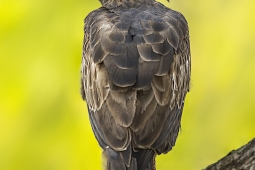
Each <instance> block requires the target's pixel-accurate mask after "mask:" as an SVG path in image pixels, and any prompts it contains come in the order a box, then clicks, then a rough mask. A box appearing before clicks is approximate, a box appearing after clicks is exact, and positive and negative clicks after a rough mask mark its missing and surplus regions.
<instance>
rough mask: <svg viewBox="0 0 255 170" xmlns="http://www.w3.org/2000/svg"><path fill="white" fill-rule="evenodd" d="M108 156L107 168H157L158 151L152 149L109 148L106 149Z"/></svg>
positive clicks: (143, 169)
mask: <svg viewBox="0 0 255 170" xmlns="http://www.w3.org/2000/svg"><path fill="white" fill-rule="evenodd" d="M104 156H105V158H106V166H105V167H106V168H105V170H156V167H155V156H156V153H155V151H153V150H150V149H144V150H142V149H139V150H136V151H133V150H132V151H131V152H129V149H127V150H126V151H121V152H120V151H119V152H118V151H115V150H113V149H111V148H107V149H105V151H104Z"/></svg>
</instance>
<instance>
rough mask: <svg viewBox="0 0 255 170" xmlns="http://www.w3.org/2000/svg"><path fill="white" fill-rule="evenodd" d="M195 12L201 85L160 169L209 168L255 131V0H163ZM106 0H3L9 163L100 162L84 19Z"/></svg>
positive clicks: (76, 165)
mask: <svg viewBox="0 0 255 170" xmlns="http://www.w3.org/2000/svg"><path fill="white" fill-rule="evenodd" d="M161 2H162V3H164V4H165V5H167V6H168V7H171V8H172V9H175V10H178V11H180V12H182V13H183V14H184V15H185V17H186V19H187V20H188V22H189V27H190V40H191V52H192V87H191V92H190V93H189V94H188V95H187V99H186V105H185V109H184V113H183V119H182V130H181V133H180V135H179V137H178V139H177V143H176V146H175V147H174V148H173V150H172V151H171V152H170V153H169V154H167V155H161V156H159V157H158V158H157V167H158V169H159V170H167V169H171V168H172V169H180V170H186V169H191V170H192V169H194V170H195V169H202V168H205V167H206V166H207V165H209V164H210V163H213V162H215V161H216V160H218V159H219V158H220V157H222V156H224V155H225V154H227V153H228V152H229V151H231V150H232V149H234V148H238V147H239V146H241V145H243V144H245V143H246V142H248V141H249V140H250V139H252V138H253V137H254V136H255V105H254V104H255V90H254V87H255V77H254V72H255V67H254V64H255V48H254V47H255V22H254V20H255V10H254V6H255V1H252V0H246V1H237V0H232V1H229V0H225V1H221V0H208V1H198V0H192V1H188V0H171V2H170V3H168V2H167V1H161ZM99 6H100V3H99V2H98V1H89V0H84V1H81V0H80V1H78V0H74V1H60V0H55V1H50V0H44V1H31V0H23V1H21V0H8V1H7V0H1V1H0V72H1V73H0V96H1V97H0V169H2V170H30V169H31V170H32V169H36V170H81V169H86V170H87V169H88V170H90V169H91V170H99V169H100V167H101V162H102V161H101V150H100V148H99V146H98V144H97V142H96V140H95V138H94V136H93V133H92V130H91V128H90V124H89V120H88V115H87V111H86V106H85V103H84V102H83V101H82V100H81V97H80V94H79V88H80V72H79V70H80V61H81V50H82V39H83V19H84V17H85V16H86V15H87V14H88V13H89V12H90V11H92V10H93V9H96V8H98V7H99Z"/></svg>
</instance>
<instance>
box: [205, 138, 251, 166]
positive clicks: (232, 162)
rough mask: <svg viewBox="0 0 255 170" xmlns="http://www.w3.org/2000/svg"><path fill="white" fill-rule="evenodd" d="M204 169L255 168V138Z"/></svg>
mask: <svg viewBox="0 0 255 170" xmlns="http://www.w3.org/2000/svg"><path fill="white" fill-rule="evenodd" d="M204 170H255V138H254V139H252V140H251V141H250V142H249V143H247V144H246V145H244V146H242V147H241V148H239V149H237V150H233V151H231V152H230V153H229V154H227V155H226V156H225V157H223V158H222V159H220V160H219V161H218V162H216V163H214V164H212V165H210V166H208V167H207V168H205V169H204Z"/></svg>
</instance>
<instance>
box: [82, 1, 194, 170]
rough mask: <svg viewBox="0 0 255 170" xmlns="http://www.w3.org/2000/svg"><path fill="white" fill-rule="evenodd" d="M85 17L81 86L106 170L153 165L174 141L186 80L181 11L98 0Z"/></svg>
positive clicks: (144, 168) (185, 38)
mask: <svg viewBox="0 0 255 170" xmlns="http://www.w3.org/2000/svg"><path fill="white" fill-rule="evenodd" d="M101 3H102V5H103V6H102V7H101V8H99V9H97V10H95V11H92V12H91V13H90V14H89V15H88V16H87V17H86V19H85V26H84V44H83V57H82V69H81V74H82V75H81V94H82V96H83V99H84V100H86V102H87V106H88V111H89V118H90V123H91V126H92V129H93V131H94V134H95V137H96V139H97V140H98V142H99V144H100V146H101V148H102V149H103V152H104V156H105V157H106V159H107V160H106V162H107V164H106V170H153V169H156V167H155V156H156V155H157V154H161V153H167V152H168V151H170V150H171V149H172V147H173V146H174V144H175V141H176V138H177V135H178V132H179V129H180V121H181V115H182V109H183V105H184V99H185V96H186V93H187V92H188V91H189V84H190V45H189V31H188V26H187V22H186V20H185V18H184V17H183V15H182V14H180V13H179V12H176V11H174V10H171V9H169V8H167V7H165V6H164V5H162V4H161V3H159V2H156V1H154V0H108V1H107V0H105V1H101Z"/></svg>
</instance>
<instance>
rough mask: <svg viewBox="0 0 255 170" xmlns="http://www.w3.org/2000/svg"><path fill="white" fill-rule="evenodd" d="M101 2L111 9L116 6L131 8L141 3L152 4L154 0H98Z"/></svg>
mask: <svg viewBox="0 0 255 170" xmlns="http://www.w3.org/2000/svg"><path fill="white" fill-rule="evenodd" d="M99 1H100V2H101V4H102V5H103V6H104V7H106V8H108V9H113V8H116V7H123V8H130V7H131V8H132V7H137V6H141V5H143V4H152V3H153V2H155V0H99Z"/></svg>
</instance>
